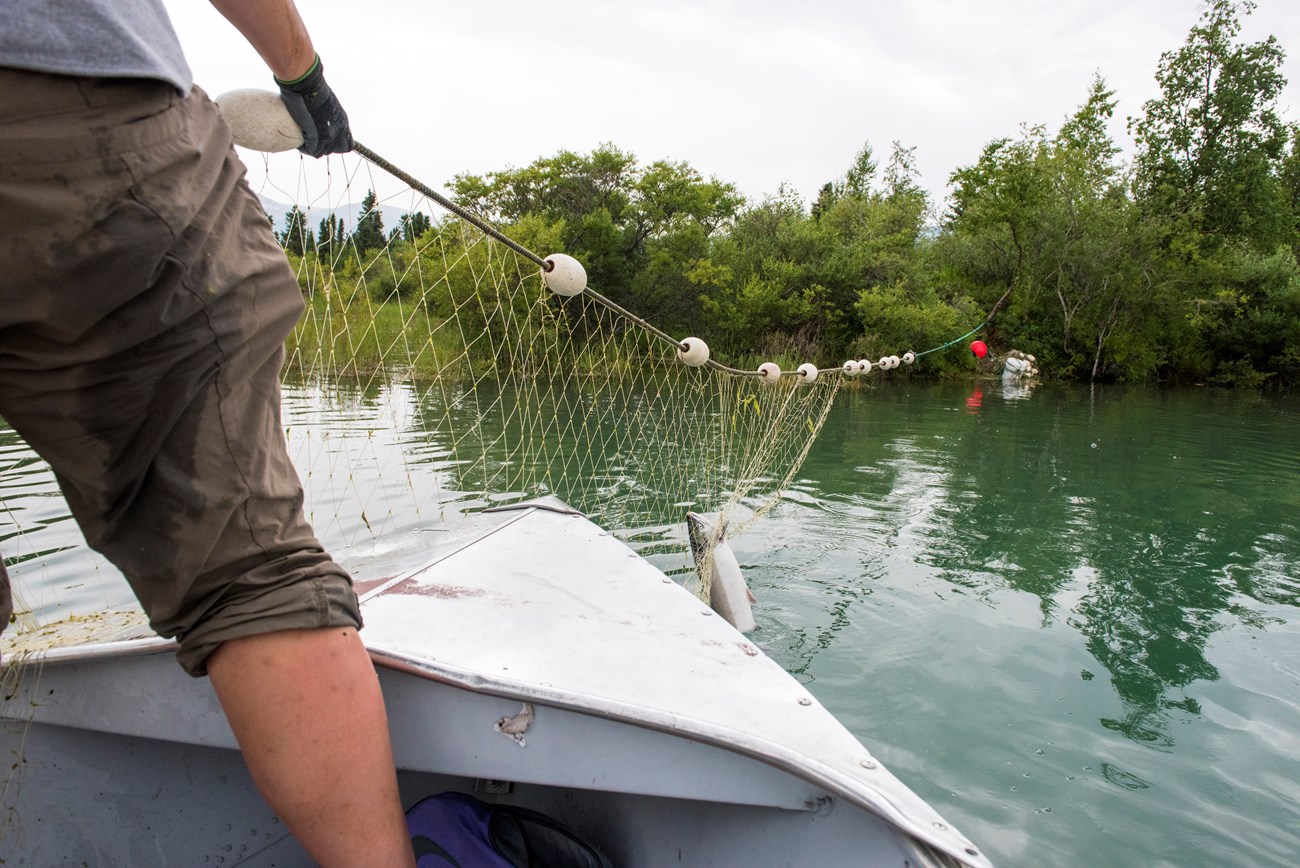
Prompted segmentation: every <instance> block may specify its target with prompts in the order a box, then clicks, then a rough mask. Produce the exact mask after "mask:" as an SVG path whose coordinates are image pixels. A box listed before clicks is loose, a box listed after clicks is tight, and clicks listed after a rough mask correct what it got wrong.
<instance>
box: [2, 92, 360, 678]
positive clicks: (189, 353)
mask: <svg viewBox="0 0 1300 868" xmlns="http://www.w3.org/2000/svg"><path fill="white" fill-rule="evenodd" d="M302 309H303V299H302V294H301V292H300V290H299V288H298V284H297V281H296V280H295V278H294V275H293V273H292V271H291V270H290V268H289V266H288V263H287V261H286V260H285V256H284V253H283V251H282V250H281V249H280V247H279V245H278V244H277V243H276V240H275V237H274V235H273V234H272V232H271V228H270V225H269V222H268V220H267V217H266V214H265V212H264V211H263V209H262V207H261V204H260V203H259V202H258V200H257V197H256V196H254V195H253V193H252V192H251V190H249V188H248V185H247V183H246V182H245V180H244V167H243V165H242V164H241V163H240V162H239V159H238V157H237V156H236V155H235V152H234V149H233V148H232V147H231V141H230V131H229V129H228V128H227V126H226V125H225V123H224V122H223V121H222V120H221V117H220V115H219V114H218V112H217V109H216V106H215V105H214V104H213V103H212V102H211V101H210V100H208V98H207V97H206V96H205V95H204V94H203V93H202V92H201V91H199V90H198V89H197V88H196V89H195V90H194V92H193V93H191V94H190V95H189V96H188V97H182V96H181V95H180V94H178V93H177V92H176V90H175V89H174V88H173V87H171V86H170V85H167V84H165V83H161V82H155V81H148V80H127V79H88V78H77V77H72V76H57V75H47V74H43V73H33V72H24V71H19V70H13V69H4V68H0V416H3V417H4V419H5V420H6V421H8V422H9V424H10V425H12V426H13V428H14V429H15V430H16V431H17V432H18V433H19V434H20V435H22V437H23V438H24V439H25V440H26V441H27V442H28V444H29V445H30V446H31V447H32V448H33V449H34V450H35V451H36V452H37V453H38V454H39V455H40V456H41V457H42V458H44V459H45V460H46V461H48V462H49V464H50V466H51V467H52V468H53V470H54V473H55V475H56V477H57V478H58V480H59V484H60V486H61V488H62V490H63V494H64V496H65V497H66V499H67V502H68V505H69V507H70V508H71V510H72V514H73V516H74V517H75V518H76V520H77V523H78V524H79V525H80V527H81V529H82V531H83V533H84V534H85V537H86V540H87V542H89V544H90V545H91V546H92V547H93V548H95V549H96V550H97V551H99V552H101V553H103V554H104V556H105V557H107V558H108V559H109V560H110V561H111V562H112V563H114V564H115V565H116V566H117V567H118V568H119V569H120V570H121V571H122V573H123V574H124V575H125V576H126V578H127V580H128V581H129V582H130V584H131V588H132V590H133V591H134V592H135V594H136V596H137V597H138V598H139V600H140V603H141V604H142V605H143V607H144V609H145V611H146V612H147V613H148V614H149V619H150V624H151V625H152V627H153V629H154V630H156V631H157V632H158V633H159V634H161V635H163V636H167V637H175V638H177V639H179V641H180V651H179V654H178V656H179V659H180V662H181V665H182V666H184V668H185V669H186V671H188V672H189V673H191V674H192V675H203V674H205V672H206V668H205V665H204V661H205V660H206V658H207V656H208V655H209V654H210V653H212V651H214V650H215V649H216V648H217V647H218V646H219V645H220V644H221V643H222V642H224V641H225V640H227V639H234V638H237V637H241V636H249V635H254V634H260V633H266V632H272V631H277V630H286V629H308V628H318V627H330V626H344V625H346V626H353V627H360V626H361V614H360V609H359V607H358V604H357V598H356V594H355V593H354V591H353V589H352V582H351V579H350V578H349V576H348V575H347V573H346V572H345V571H344V570H343V569H342V568H341V567H339V566H338V565H337V564H335V563H334V561H333V560H332V559H331V558H330V557H329V555H328V554H327V553H326V552H325V551H324V550H323V549H322V547H321V544H320V542H319V541H318V540H317V539H316V536H315V533H314V531H313V530H312V528H311V526H310V525H309V524H308V523H307V521H306V519H305V517H304V515H303V511H302V498H303V494H302V486H301V483H300V482H299V479H298V475H297V472H296V471H295V469H294V467H293V464H292V462H291V461H290V459H289V456H288V453H287V451H286V448H285V441H284V433H283V428H282V426H281V424H280V386H279V374H280V366H281V364H282V362H283V359H284V341H285V338H286V337H287V336H288V334H289V333H290V331H291V330H292V329H293V327H294V324H295V323H296V322H297V319H298V317H299V315H300V314H301V313H302ZM2 563H3V562H0V609H4V608H5V607H6V606H8V605H9V597H10V594H9V587H8V579H7V577H6V576H5V574H4V570H3V566H2ZM0 614H3V615H4V616H5V618H4V621H3V622H0V628H2V627H3V625H4V624H5V623H7V622H8V617H7V616H8V614H9V613H8V612H7V611H5V612H0Z"/></svg>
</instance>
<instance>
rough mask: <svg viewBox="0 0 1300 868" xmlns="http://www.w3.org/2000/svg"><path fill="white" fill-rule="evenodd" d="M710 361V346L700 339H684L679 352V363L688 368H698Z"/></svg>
mask: <svg viewBox="0 0 1300 868" xmlns="http://www.w3.org/2000/svg"><path fill="white" fill-rule="evenodd" d="M708 360H709V345H708V344H706V343H705V342H704V341H702V340H700V339H699V338H682V348H681V349H679V350H678V351H677V361H679V362H681V363H682V364H683V365H686V366H687V367H688V368H698V367H699V366H700V365H702V364H704V363H705V362H707V361H708Z"/></svg>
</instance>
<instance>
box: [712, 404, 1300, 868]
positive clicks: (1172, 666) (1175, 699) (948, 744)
mask: <svg viewBox="0 0 1300 868" xmlns="http://www.w3.org/2000/svg"><path fill="white" fill-rule="evenodd" d="M801 477H802V478H801V481H800V483H799V484H798V486H797V489H796V490H795V491H793V492H791V495H790V497H789V499H788V502H787V503H786V504H784V505H783V507H782V508H781V509H779V510H778V511H777V512H776V514H775V515H774V516H773V517H772V520H771V521H770V522H768V523H767V528H766V530H767V534H766V536H765V537H764V538H763V539H761V540H760V539H757V538H751V539H742V540H740V541H739V542H738V544H737V548H738V555H739V557H740V558H741V561H742V563H744V564H746V565H748V574H749V576H750V577H751V581H752V582H753V584H755V585H756V591H755V592H756V594H757V595H758V597H759V600H760V602H761V615H760V623H761V629H762V641H763V645H764V647H765V648H766V649H767V650H768V652H769V653H770V654H773V655H775V656H776V657H777V658H778V659H779V660H781V661H782V662H783V663H784V665H785V666H786V667H787V668H788V669H789V670H791V671H793V672H795V673H797V674H798V675H799V677H801V678H803V679H804V680H805V681H808V682H809V683H810V687H811V689H812V690H813V691H814V693H815V694H816V695H817V696H818V697H819V698H820V699H821V700H822V701H823V702H825V703H826V704H827V705H828V706H829V707H830V708H831V709H832V710H833V711H834V712H836V713H837V714H838V715H839V716H840V717H841V719H842V720H843V721H844V722H845V723H846V724H847V725H848V726H849V728H850V729H852V730H853V731H854V732H855V733H857V734H858V735H859V736H860V737H861V738H862V739H863V740H864V741H865V742H866V743H868V744H869V745H871V746H873V748H874V749H875V750H876V751H877V752H878V753H879V754H880V756H881V757H882V758H883V759H884V760H885V762H886V764H887V765H888V766H889V767H890V768H891V769H892V770H893V771H894V772H895V773H896V774H898V775H899V776H900V777H902V778H903V779H904V780H905V781H907V782H908V783H909V784H910V785H911V786H912V787H913V788H914V789H915V790H917V791H918V792H919V793H920V794H921V795H922V796H923V797H925V798H926V799H927V800H929V801H930V802H931V803H932V804H934V805H935V806H936V807H937V808H939V810H940V811H941V812H942V813H943V814H945V815H946V816H947V818H948V819H949V820H951V821H952V822H953V823H955V824H956V825H957V826H958V828H960V829H962V830H963V831H964V832H965V833H966V834H967V835H969V836H970V837H971V838H972V839H974V840H975V842H976V843H977V844H979V845H981V846H982V847H983V849H984V851H985V853H987V854H989V855H990V856H991V857H992V858H993V859H994V861H995V863H996V864H1003V865H1024V866H1030V865H1070V866H1094V865H1096V866H1109V865H1126V866H1127V865H1133V866H1150V865H1179V866H1187V865H1207V866H1208V865H1213V866H1224V865H1242V866H1245V865H1295V864H1297V863H1300V609H1297V605H1300V401H1298V400H1296V399H1294V398H1292V399H1273V398H1267V397H1260V396H1257V395H1250V394H1233V393H1226V392H1211V391H1180V392H1159V391H1145V390H1126V389H1119V388H1104V389H1103V388H1098V389H1095V390H1089V389H1078V388H1061V389H1054V388H1040V389H1038V390H1037V391H1035V392H1034V393H1033V394H1032V396H1030V397H1028V398H1026V399H1023V400H1007V399H1006V398H1004V396H1003V394H1002V391H1001V388H1000V387H993V388H989V387H983V388H980V389H974V388H970V387H952V386H920V387H915V386H910V387H909V386H904V387H898V388H883V389H876V390H873V391H871V392H869V393H860V394H849V395H844V396H842V400H841V401H840V402H839V403H838V404H837V407H836V409H835V412H834V415H833V418H832V419H831V421H830V423H829V424H828V425H827V426H826V428H825V430H824V432H823V434H822V436H821V438H820V440H819V442H818V443H817V445H816V447H814V449H813V451H812V453H811V454H810V456H809V459H808V462H807V463H806V465H805V467H804V469H803V472H802V473H801ZM755 537H756V535H755Z"/></svg>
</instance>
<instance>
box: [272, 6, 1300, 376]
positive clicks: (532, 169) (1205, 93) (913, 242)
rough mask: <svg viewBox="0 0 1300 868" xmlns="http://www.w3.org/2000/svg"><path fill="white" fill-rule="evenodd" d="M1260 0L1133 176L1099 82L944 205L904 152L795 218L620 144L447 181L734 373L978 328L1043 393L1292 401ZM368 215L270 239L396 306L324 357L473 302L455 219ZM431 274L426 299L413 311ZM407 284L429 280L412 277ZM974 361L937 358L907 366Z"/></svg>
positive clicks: (370, 318) (1222, 38)
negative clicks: (1027, 359)
mask: <svg viewBox="0 0 1300 868" xmlns="http://www.w3.org/2000/svg"><path fill="white" fill-rule="evenodd" d="M1252 8H1253V4H1252V3H1250V2H1236V3H1234V2H1229V0H1207V2H1206V3H1205V4H1204V7H1203V9H1202V12H1201V17H1200V20H1199V22H1198V23H1197V24H1196V25H1195V26H1194V27H1192V28H1191V30H1190V32H1189V33H1188V35H1187V38H1186V41H1185V42H1184V44H1183V45H1182V46H1180V47H1179V48H1177V49H1174V50H1171V51H1168V52H1166V53H1165V54H1164V55H1163V56H1162V57H1161V61H1160V64H1159V68H1158V69H1157V71H1156V79H1157V81H1158V83H1159V86H1160V96H1158V97H1156V98H1154V99H1152V100H1149V101H1148V102H1147V103H1146V104H1145V105H1144V106H1143V110H1142V113H1141V114H1140V115H1139V116H1136V117H1130V118H1129V119H1128V126H1129V130H1130V132H1131V133H1132V135H1133V137H1134V140H1135V141H1136V146H1137V147H1136V152H1135V155H1134V158H1133V160H1132V162H1131V163H1128V162H1124V161H1122V160H1121V157H1120V149H1119V148H1118V147H1117V146H1116V144H1115V143H1114V141H1113V140H1112V138H1111V137H1110V135H1109V134H1108V132H1107V125H1108V123H1109V122H1110V120H1111V119H1112V117H1113V115H1114V111H1115V107H1116V104H1117V103H1116V97H1115V93H1114V92H1113V91H1112V90H1111V89H1110V88H1109V87H1108V86H1107V84H1106V82H1105V80H1104V79H1103V78H1102V77H1101V75H1100V74H1098V75H1097V76H1096V77H1095V78H1094V79H1093V81H1092V82H1091V84H1090V85H1089V87H1088V89H1087V93H1086V96H1085V98H1084V100H1083V101H1082V103H1081V104H1080V106H1079V108H1078V109H1077V111H1076V112H1074V113H1073V114H1072V115H1071V116H1069V117H1067V118H1066V119H1065V120H1064V122H1063V123H1062V124H1061V125H1060V127H1059V128H1056V129H1051V128H1049V127H1047V126H1043V125H1031V126H1026V127H1024V128H1023V129H1021V130H1020V131H1019V132H1018V133H1017V134H1016V135H1014V136H1008V137H1006V138H1001V139H998V140H995V141H993V142H989V143H988V144H986V145H985V146H984V147H983V149H982V151H981V152H980V153H979V154H978V156H977V157H976V158H975V159H974V161H973V162H971V163H970V164H969V165H966V166H963V167H961V168H959V169H958V170H956V171H955V172H954V173H953V174H952V176H951V178H950V185H951V190H950V194H949V197H948V199H947V200H946V201H945V202H943V203H939V202H934V201H931V199H930V197H929V196H928V195H927V193H926V192H925V191H924V190H923V189H922V188H921V187H920V186H919V184H918V183H917V172H916V169H915V166H914V153H915V149H914V148H910V147H904V146H903V145H901V144H899V143H897V142H895V143H894V144H893V146H892V149H891V151H890V153H889V155H888V157H887V158H886V159H885V160H884V165H883V167H882V166H881V165H880V164H879V163H878V162H877V159H876V156H875V153H874V151H873V149H872V148H871V146H870V145H869V144H867V145H864V146H863V148H862V150H861V151H860V152H859V154H858V155H857V158H856V159H855V161H854V162H853V164H852V165H851V166H849V167H848V169H847V170H846V171H845V173H844V175H843V176H842V177H840V178H838V179H835V180H832V181H829V182H827V183H826V184H825V185H824V186H823V187H822V189H821V190H820V191H819V192H818V195H817V197H816V199H815V201H814V202H812V204H811V207H805V204H804V201H803V200H802V199H801V198H800V196H799V195H798V194H797V193H796V192H795V191H792V190H788V189H784V188H783V189H782V190H780V191H779V192H778V193H777V194H776V195H774V196H771V197H769V198H767V199H765V200H764V201H761V202H757V203H747V202H746V201H745V200H744V197H742V196H741V195H740V194H739V193H738V192H737V190H736V189H735V187H734V186H733V185H731V184H729V183H726V182H723V181H719V180H717V179H716V178H713V179H707V180H706V179H705V178H703V177H701V176H700V174H699V173H698V172H697V171H695V170H694V169H693V168H692V167H691V166H690V165H689V164H687V163H684V162H665V161H659V162H654V163H651V164H650V165H648V166H643V165H640V164H639V163H638V162H637V160H636V158H635V157H634V156H632V155H631V154H628V153H625V152H623V151H621V150H619V149H618V148H616V147H614V146H612V145H603V146H601V147H599V148H597V149H596V150H594V151H592V152H591V153H590V154H575V153H571V152H561V153H559V154H557V155H555V156H552V157H546V158H543V159H539V160H537V161H536V162H534V163H533V164H532V165H530V166H527V167H525V168H518V169H516V168H511V169H505V170H502V171H499V172H494V173H490V174H488V175H486V176H471V175H464V176H460V177H457V178H456V179H455V182H454V184H453V189H454V192H455V196H456V198H457V199H458V201H459V202H460V203H462V204H464V205H467V206H471V207H473V208H475V209H477V210H479V211H481V212H482V213H483V214H485V215H486V216H488V217H490V218H491V219H492V220H494V221H495V222H497V223H498V224H499V225H501V226H502V227H503V228H504V229H505V230H506V231H507V232H508V233H509V234H510V235H512V236H513V237H515V238H516V239H518V240H519V241H521V242H522V243H523V244H525V245H526V246H529V247H530V248H532V249H534V250H538V251H540V252H543V253H549V252H552V251H564V252H567V253H569V254H571V255H573V256H575V257H577V258H578V259H579V260H581V261H582V262H583V263H584V264H585V266H586V268H587V271H588V275H589V279H590V284H591V286H592V287H594V288H596V289H597V290H599V291H600V292H601V293H603V294H605V295H606V296H608V297H609V298H611V299H612V300H614V301H615V302H618V303H619V304H622V305H624V306H625V307H627V308H629V309H631V310H634V311H636V312H638V313H639V314H641V315H643V316H646V317H647V318H649V319H651V320H652V321H654V322H655V323H656V324H657V325H659V326H660V327H661V328H663V329H665V330H666V331H669V332H672V333H675V334H681V335H685V334H697V335H701V336H704V337H706V338H707V339H708V340H709V342H710V344H711V345H712V346H713V349H714V353H715V356H717V357H725V358H726V359H727V360H728V361H729V362H731V363H734V364H738V365H746V364H749V363H750V362H751V361H754V360H757V359H758V358H759V357H760V356H762V357H772V356H787V357H800V358H804V359H807V358H812V359H814V360H816V361H818V362H819V363H823V364H826V363H836V364H838V362H839V361H840V360H842V359H844V358H849V357H852V358H862V357H866V358H875V357H876V356H878V355H880V354H881V353H883V352H898V351H899V350H900V349H901V348H908V347H911V348H913V349H915V350H918V351H920V350H923V349H930V348H933V347H937V346H939V345H941V344H944V343H946V342H948V341H950V340H952V338H954V337H956V336H958V335H960V334H963V333H965V332H966V331H968V330H969V329H971V328H973V327H975V326H976V325H978V324H979V323H981V322H983V321H984V320H985V319H986V318H988V326H987V328H986V330H985V332H984V333H983V336H984V337H985V338H986V339H987V340H988V341H989V342H990V344H992V345H993V346H995V347H999V348H1003V349H1006V348H1010V347H1012V346H1015V347H1018V348H1020V349H1022V350H1024V351H1027V352H1032V353H1034V354H1035V355H1036V356H1037V357H1038V359H1039V362H1040V365H1041V366H1042V369H1043V370H1044V371H1045V372H1047V373H1049V374H1050V375H1052V376H1054V377H1059V378H1073V379H1084V380H1126V381H1147V382H1149V381H1162V382H1186V383H1190V382H1197V383H1214V384H1222V385H1238V386H1260V385H1263V384H1292V383H1295V382H1297V381H1300V269H1298V268H1297V264H1296V257H1297V254H1300V125H1297V124H1295V123H1290V124H1288V123H1286V122H1284V121H1283V120H1282V118H1281V116H1280V115H1279V113H1278V108H1277V102H1278V99H1279V96H1280V94H1281V92H1282V90H1283V88H1284V87H1285V84H1286V81H1285V79H1284V77H1283V75H1282V71H1281V69H1282V61H1283V58H1284V53H1283V49H1282V47H1281V46H1280V45H1279V44H1278V42H1277V40H1276V38H1275V37H1269V38H1268V39H1266V40H1263V41H1261V42H1255V43H1246V42H1243V41H1242V40H1241V38H1240V30H1241V26H1240V18H1241V16H1243V15H1247V14H1249V13H1250V11H1251V9H1252ZM375 205H376V201H375V196H374V194H373V193H371V194H370V196H369V197H368V198H367V200H366V202H364V203H363V216H362V217H361V218H360V220H359V221H358V223H357V226H356V227H355V228H354V229H353V230H352V231H351V232H348V231H347V227H345V226H344V225H343V224H342V223H341V221H339V220H338V218H337V217H334V216H331V217H330V218H328V219H326V220H324V221H321V223H320V225H319V226H318V227H317V230H316V231H315V232H313V231H312V230H311V228H310V227H309V226H308V225H307V219H306V217H305V215H304V214H303V213H302V212H300V211H298V210H297V209H296V208H295V209H294V210H293V211H292V212H291V213H290V214H289V216H288V217H287V218H286V221H285V225H284V227H283V232H282V233H281V239H282V241H283V243H284V244H285V247H286V248H287V249H288V250H289V252H290V254H291V256H292V258H294V260H295V261H296V262H297V263H298V264H299V265H300V274H304V275H307V274H314V275H317V276H318V277H319V276H321V275H325V277H324V279H323V280H318V281H316V282H315V283H313V284H312V285H313V286H314V287H316V289H313V292H317V291H318V290H319V287H321V286H330V287H339V288H343V287H349V288H351V289H349V290H348V291H349V292H353V293H356V292H360V293H362V294H363V295H365V296H366V303H367V305H380V306H382V307H383V308H385V309H387V308H390V307H391V308H392V310H385V311H383V312H382V314H381V315H380V316H379V317H378V318H377V319H375V318H374V315H373V312H368V313H366V314H365V317H364V323H365V324H364V325H359V326H358V330H357V331H352V330H348V329H343V330H342V331H341V332H336V337H333V338H331V340H332V341H334V342H335V345H333V346H332V347H330V348H328V349H325V348H322V347H320V346H309V347H308V350H309V351H311V352H324V351H328V352H331V353H337V354H339V355H340V357H343V356H344V355H346V354H347V353H352V354H353V356H354V357H355V356H356V354H358V353H359V354H360V355H361V356H362V358H360V359H358V360H356V361H354V362H352V363H351V364H355V365H359V366H361V367H364V366H365V364H366V363H365V361H364V356H365V355H366V353H367V352H368V350H367V347H370V348H372V349H373V350H374V351H376V352H380V351H382V347H383V346H384V345H385V342H387V343H388V344H391V343H392V342H394V341H400V340H412V339H418V338H413V335H418V334H423V333H426V332H427V331H428V330H427V329H425V330H424V331H421V330H420V329H419V328H418V324H417V325H416V326H412V322H413V320H417V319H418V318H419V317H428V318H430V319H431V320H432V321H441V320H442V319H444V318H446V317H447V316H449V315H450V314H451V313H452V305H453V304H454V303H457V302H454V301H453V299H457V298H463V296H459V295H457V294H456V292H455V288H456V287H457V286H459V285H462V284H464V285H465V286H466V287H467V291H469V292H470V294H471V296H472V294H473V290H472V289H468V287H469V284H467V283H466V282H465V281H462V280H461V279H459V278H458V277H457V275H456V274H454V273H453V272H454V271H455V269H457V268H459V269H467V270H470V271H472V270H473V267H474V266H473V261H472V257H459V258H458V256H457V255H453V254H452V253H450V252H449V249H450V247H452V246H454V245H456V244H460V243H463V242H460V241H457V240H456V239H457V238H459V234H458V233H457V232H456V231H454V230H455V229H456V227H455V226H454V225H453V224H455V221H449V222H435V221H432V220H430V218H429V217H428V216H427V215H425V214H422V213H414V214H404V215H402V217H401V219H400V222H399V225H398V226H396V227H392V228H391V230H388V231H385V228H384V227H383V225H382V218H381V216H380V212H379V210H378V209H377V208H375ZM448 263H455V264H454V265H449V264H448ZM380 266H382V267H380ZM440 268H441V269H443V270H444V271H447V274H448V276H447V278H446V279H444V280H438V279H436V278H435V279H434V280H433V285H434V286H435V287H436V288H437V291H435V292H433V293H432V294H430V295H428V296H426V297H422V298H415V297H413V296H412V295H411V294H410V290H409V289H408V287H410V286H414V287H418V286H421V285H427V284H428V283H429V280H428V275H429V274H433V273H437V272H438V269H440ZM448 269H450V271H448ZM415 274H419V275H423V276H424V277H423V280H424V283H423V284H422V283H421V281H419V280H404V279H403V276H404V275H408V276H409V275H415ZM312 303H313V304H315V305H321V304H325V303H326V302H325V301H324V300H323V299H320V298H314V299H313V301H312ZM345 310H346V308H345V307H343V306H339V308H338V311H339V312H338V314H337V315H338V316H347V315H348V314H347V313H345V312H344V311H345ZM472 310H473V308H472V306H470V307H466V306H463V305H462V306H461V307H460V308H459V309H458V311H457V313H458V315H460V316H464V315H467V313H468V312H471V311H472ZM497 321H499V318H497ZM361 322H362V319H358V323H361ZM404 330H405V334H403V331H404ZM338 334H342V335H346V336H347V337H346V339H341V338H339V337H337V335H338ZM298 340H299V341H301V342H304V344H310V343H311V341H313V340H316V338H314V337H313V336H312V335H310V334H305V333H302V332H300V334H299V336H298ZM340 340H342V342H343V343H344V344H346V346H341V345H339V344H338V341H340ZM970 365H971V361H970V359H969V356H968V354H963V353H961V352H959V351H955V350H954V351H949V352H944V353H935V354H934V355H932V356H930V357H928V358H927V359H926V363H925V366H924V369H925V370H926V371H928V372H931V373H934V374H937V375H944V374H947V373H955V372H960V371H963V370H968V369H969V366H970Z"/></svg>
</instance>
